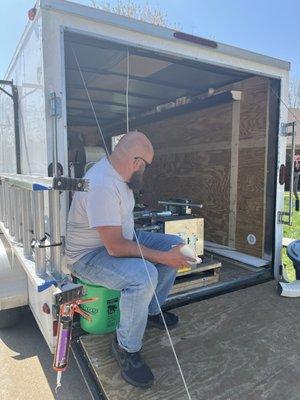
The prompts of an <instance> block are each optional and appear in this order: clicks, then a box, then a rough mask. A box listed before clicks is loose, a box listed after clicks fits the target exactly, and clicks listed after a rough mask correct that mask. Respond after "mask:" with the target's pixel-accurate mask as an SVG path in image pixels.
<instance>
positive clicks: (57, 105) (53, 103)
mask: <svg viewBox="0 0 300 400" xmlns="http://www.w3.org/2000/svg"><path fill="white" fill-rule="evenodd" d="M61 116H62V105H61V98H60V97H59V96H57V95H56V93H55V92H53V93H50V117H56V118H61Z"/></svg>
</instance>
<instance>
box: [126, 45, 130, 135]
mask: <svg viewBox="0 0 300 400" xmlns="http://www.w3.org/2000/svg"><path fill="white" fill-rule="evenodd" d="M126 127H127V133H128V132H129V49H128V47H127V77H126Z"/></svg>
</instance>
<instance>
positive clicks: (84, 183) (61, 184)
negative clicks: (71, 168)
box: [53, 176, 89, 192]
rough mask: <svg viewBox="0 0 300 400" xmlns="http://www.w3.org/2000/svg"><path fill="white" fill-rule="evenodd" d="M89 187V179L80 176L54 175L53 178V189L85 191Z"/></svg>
mask: <svg viewBox="0 0 300 400" xmlns="http://www.w3.org/2000/svg"><path fill="white" fill-rule="evenodd" d="M88 188H89V181H88V180H86V179H81V178H68V177H63V176H61V177H57V178H56V177H55V178H53V189H56V190H71V191H77V192H86V191H88Z"/></svg>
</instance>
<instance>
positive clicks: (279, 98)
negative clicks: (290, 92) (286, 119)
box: [271, 88, 300, 125]
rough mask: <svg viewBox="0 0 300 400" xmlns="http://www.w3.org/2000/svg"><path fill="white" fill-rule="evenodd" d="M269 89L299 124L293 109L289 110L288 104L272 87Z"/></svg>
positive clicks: (299, 122)
mask: <svg viewBox="0 0 300 400" xmlns="http://www.w3.org/2000/svg"><path fill="white" fill-rule="evenodd" d="M271 91H272V92H273V94H274V95H275V97H277V99H278V100H279V101H280V102H281V103H282V104H283V105H284V107H285V108H286V109H287V110H288V113H290V114H291V115H292V116H293V117H294V118H295V121H296V122H297V123H298V124H299V125H300V121H299V119H298V118H297V117H296V115H295V114H294V113H293V111H291V109H290V108H289V106H288V105H287V104H286V103H285V102H284V101H283V100H282V98H281V97H280V96H278V94H277V93H276V92H275V90H274V89H272V88H271Z"/></svg>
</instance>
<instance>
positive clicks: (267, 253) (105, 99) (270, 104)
mask: <svg viewBox="0 0 300 400" xmlns="http://www.w3.org/2000/svg"><path fill="white" fill-rule="evenodd" d="M128 68H130V69H128ZM289 69H290V65H289V63H288V62H285V61H281V60H278V59H274V58H271V57H267V56H263V55H260V54H256V53H253V52H250V51H246V50H242V49H238V48H236V47H232V46H228V45H225V44H222V43H218V42H215V41H210V40H206V39H202V38H199V37H195V36H192V35H186V34H183V33H181V32H176V31H175V30H172V29H168V28H164V27H159V26H154V25H151V24H148V23H144V22H141V21H137V20H132V19H130V18H126V17H123V16H119V15H116V14H111V13H107V12H104V11H102V10H99V9H95V8H91V7H86V6H82V5H79V4H76V3H72V2H68V1H64V0H40V1H39V2H38V3H37V5H36V7H35V8H34V9H33V10H32V12H31V20H29V21H28V24H27V26H26V29H25V31H24V34H23V36H22V38H21V41H20V43H19V45H18V46H17V49H16V51H15V54H14V56H13V59H12V61H11V63H10V65H9V67H8V70H7V73H6V76H5V77H4V79H5V81H2V86H1V87H2V89H4V90H5V91H6V92H3V90H2V92H1V93H0V121H1V122H0V129H1V130H0V146H1V151H0V173H1V174H2V175H1V176H2V178H1V179H2V180H1V182H2V185H1V186H2V207H1V223H0V230H1V232H2V235H1V240H2V243H3V246H2V247H1V254H2V256H1V257H2V258H1V264H0V273H1V274H3V275H5V279H1V282H0V288H1V291H0V292H1V295H0V309H2V310H6V312H8V311H12V310H13V309H15V308H16V307H21V306H24V305H27V304H28V305H29V306H30V308H31V310H32V311H33V314H34V316H35V318H36V320H37V322H38V324H39V327H40V329H41V331H42V333H43V335H44V337H45V339H46V341H47V343H48V345H49V347H50V350H51V351H52V352H53V350H54V345H55V339H56V337H55V332H54V325H55V324H54V322H55V319H56V315H52V311H51V310H52V306H53V305H54V304H55V296H54V295H55V294H57V293H58V292H59V291H60V289H59V284H60V281H61V279H62V278H63V273H62V271H65V272H66V270H65V266H64V256H63V251H62V252H61V254H59V257H60V263H59V265H53V257H50V255H49V254H48V253H47V254H46V260H47V261H46V272H45V274H44V275H41V274H37V270H36V266H35V259H36V257H37V255H36V254H35V255H34V254H31V252H30V254H27V255H26V254H25V255H24V252H23V245H24V244H23V243H22V240H16V236H15V235H16V234H15V232H13V234H12V232H10V231H9V229H8V227H7V226H5V223H4V222H5V212H6V211H7V209H6V208H5V206H3V201H4V200H3V199H4V197H3V196H4V194H3V193H4V192H5V190H4V186H5V183H4V182H7V183H8V184H9V185H12V186H14V185H15V186H14V187H15V188H22V185H21V184H20V180H21V177H20V174H22V175H24V176H26V177H25V178H24V180H26V182H27V184H28V185H29V184H30V188H31V189H30V190H32V188H33V186H34V185H39V184H41V185H45V187H47V190H48V189H50V190H49V193H50V192H51V189H52V188H53V187H54V186H55V184H53V180H51V179H50V178H49V179H50V181H48V180H46V181H45V180H42V179H41V178H40V177H46V176H48V175H49V174H50V175H51V164H52V165H53V164H54V165H57V163H59V164H60V166H61V167H62V170H63V171H62V172H63V175H64V176H70V174H71V171H70V169H71V166H72V165H73V166H74V162H73V161H74V160H73V159H72V160H71V151H73V150H74V149H73V147H72V146H73V145H72V141H73V143H74V142H76V139H77V138H78V136H80V137H81V142H82V141H84V139H86V138H87V137H88V136H89V135H90V133H92V135H93V134H94V133H95V132H97V131H98V128H97V124H96V123H95V119H94V116H93V113H92V112H91V109H90V104H89V101H88V99H87V93H86V88H87V89H88V91H89V93H90V94H91V97H92V102H93V104H94V106H95V111H96V114H97V116H98V118H99V121H100V125H101V128H102V130H103V132H104V135H105V137H106V139H107V143H108V146H109V147H110V146H111V139H112V138H113V137H114V136H116V135H118V134H121V133H124V132H126V124H127V121H128V123H129V124H130V126H131V127H132V128H133V129H135V128H142V129H144V130H145V132H146V133H147V132H148V131H149V137H150V139H151V140H152V139H153V143H154V147H155V150H156V152H157V154H158V158H157V164H156V166H154V172H153V175H152V176H149V178H148V179H149V181H148V182H149V184H148V185H150V186H151V185H153V179H154V180H157V179H158V177H159V175H160V174H162V175H163V174H164V172H162V171H164V170H163V167H162V165H163V164H162V156H168V157H169V156H170V157H171V158H170V160H171V161H168V163H169V164H168V165H167V166H165V168H166V169H165V175H163V176H162V181H163V182H166V181H167V180H168V179H169V180H170V182H171V186H172V188H174V182H173V181H172V179H173V178H172V176H176V177H177V178H178V182H179V184H178V187H180V182H183V181H182V180H180V179H182V176H183V174H185V176H188V175H189V173H188V172H186V171H193V170H195V168H196V169H197V168H199V174H198V175H197V174H196V175H194V176H192V175H191V176H192V178H191V177H188V179H196V180H195V181H194V182H195V183H194V184H195V186H197V185H198V186H200V185H202V181H201V179H202V178H201V177H200V174H201V168H202V167H201V166H203V170H205V171H208V172H207V173H208V178H207V181H205V182H206V183H207V182H213V181H214V179H215V181H216V182H217V189H216V188H213V189H212V190H213V191H212V192H211V193H212V194H211V193H210V192H209V190H210V189H209V187H210V185H209V184H207V187H205V190H207V193H208V195H207V197H205V194H204V193H203V198H202V196H200V195H197V198H193V200H194V201H195V202H196V201H200V202H203V204H204V209H206V211H205V213H206V214H205V215H204V219H205V221H206V220H207V221H208V222H207V232H208V236H209V237H208V239H206V250H207V251H208V252H209V253H210V254H214V255H215V256H216V257H217V256H220V257H223V258H224V257H225V258H226V262H229V263H231V266H232V265H235V266H240V267H242V269H241V271H243V273H241V275H239V273H237V275H236V273H235V275H234V277H233V276H232V277H230V276H231V275H230V274H229V275H228V277H227V278H226V279H225V280H224V281H222V280H221V281H220V282H218V283H215V284H212V285H209V286H203V287H199V288H196V289H195V287H194V288H193V290H191V291H187V293H184V294H181V295H180V296H171V297H170V299H169V306H176V305H177V304H179V302H181V303H182V302H185V303H186V302H188V301H190V300H195V299H201V298H203V297H205V296H206V297H207V296H214V295H217V294H220V293H225V292H227V291H231V290H237V289H239V288H242V287H245V286H247V285H253V284H257V283H260V282H264V281H266V280H267V279H272V278H275V279H278V278H279V277H280V267H281V247H282V226H283V222H284V220H285V219H286V218H289V217H290V216H289V215H285V214H284V213H283V212H284V209H283V206H284V204H283V200H284V196H283V194H284V180H283V177H282V176H283V170H284V165H285V149H286V136H287V129H288V127H287V126H286V125H285V123H286V122H287V112H288V110H287V108H286V107H285V105H284V104H287V98H288V77H289ZM81 74H82V75H83V80H82V75H81ZM85 85H86V88H85ZM10 89H12V92H11V91H10ZM16 91H17V95H16ZM7 93H9V94H10V93H15V96H13V98H12V97H11V96H8V95H7ZM17 97H18V99H17ZM256 99H258V100H257V102H256ZM259 99H261V100H259ZM13 100H14V101H13ZM260 101H261V102H260ZM14 104H15V107H16V104H17V106H18V110H17V113H16V112H15V113H14ZM166 104H167V105H169V106H166ZM170 104H171V106H170ZM170 107H171V108H170ZM207 110H208V111H207ZM197 113H199V115H198V114H197ZM14 116H15V117H14ZM17 117H18V121H17ZM176 118H177V119H176ZM181 118H182V119H181ZM227 118H228V120H227ZM192 120H193V121H194V123H195V121H198V122H197V124H198V125H197V127H198V126H200V128H201V129H202V127H203V126H204V125H205V124H207V126H206V127H205V129H206V130H205V129H204V131H202V130H201V129H200V128H197V127H196V128H195V126H196V125H194V126H193V127H192V128H189V127H188V126H189V125H188V124H189V122H190V121H192ZM182 121H183V122H182ZM209 121H210V122H209ZM220 121H221V122H222V121H223V122H222V125H220V126H217V123H220ZM228 121H229V122H228ZM249 121H250V122H249ZM262 121H263V122H262ZM15 122H16V123H15ZM159 124H164V125H163V128H162V129H163V131H164V132H166V134H165V138H164V139H161V137H162V136H161V135H160V139H159V140H158V138H157V136H155V132H157V131H159V129H160V128H159ZM228 124H230V127H229V125H228ZM16 126H17V129H16ZM169 126H173V127H174V126H181V129H183V128H182V127H185V128H184V129H183V130H186V131H187V133H186V136H185V134H183V135H182V139H180V138H179V136H180V135H179V134H180V132H179V133H178V135H177V136H176V137H175V136H172V135H173V133H172V132H173V131H174V129H171V128H170V129H169V128H168V127H169ZM148 127H149V128H148ZM168 129H169V131H168ZM197 129H199V132H198V131H197ZM171 130H172V132H171ZM175 130H176V129H175ZM211 130H213V131H211ZM226 130H228V132H230V134H229V136H228V137H226V138H224V137H223V136H222V135H223V132H225V131H226ZM209 131H210V135H211V136H210V137H209V136H208V132H209ZM153 132H154V133H153ZM181 132H182V131H181ZM98 133H99V132H98ZM176 134H177V133H176ZM168 135H170V136H168ZM247 135H248V136H247ZM178 138H179V139H178ZM191 138H192V139H191ZM203 138H204V139H203ZM228 138H229V139H228ZM243 139H245V141H243ZM176 140H177V142H176ZM180 140H181V142H180ZM81 144H82V143H81ZM81 144H80V145H81ZM75 147H76V146H75ZM203 149H204V150H203ZM257 149H259V151H260V152H261V153H260V154H261V155H260V156H259V159H257V160H256V159H255V156H253V157H252V158H253V159H252V161H251V162H249V163H248V166H247V162H246V163H245V164H243V159H244V154H245V152H246V154H247V152H248V153H249V154H250V153H251V151H253V152H252V153H253V154H256V153H257ZM79 150H80V149H79ZM242 151H244V153H242ZM203 152H205V154H206V156H205V157H206V158H205V157H204V156H203ZM200 153H201V154H200ZM180 154H181V156H182V157H183V154H184V155H185V156H187V159H190V160H191V159H193V157H195V160H196V161H195V160H194V159H193V160H194V161H193V163H192V164H190V165H189V163H188V162H187V160H186V159H184V160H182V159H181V161H180V157H181V156H180ZM191 154H193V155H192V156H191ZM208 154H211V155H209V157H210V159H216V160H217V161H216V162H215V163H213V164H212V165H211V164H209V162H208V161H207V157H208ZM228 154H229V156H228V157H227V155H228ZM172 157H173V158H172ZM176 157H177V158H176ZM203 157H204V158H203ZM227 158H228V160H227ZM224 159H226V160H227V161H228V162H227V161H226V164H224V165H223V164H222V163H223V160H224ZM172 160H173V161H174V160H175V161H174V165H175V164H176V163H177V165H178V169H177V170H176V169H175V167H174V166H173V165H172V168H171V173H169V170H170V166H171V162H172ZM218 160H219V161H218ZM70 161H72V162H73V163H72V165H71V163H70ZM86 161H87V160H86ZM195 163H196V164H195ZM197 163H198V164H197ZM218 163H219V164H218ZM251 163H252V164H251ZM183 165H184V166H185V167H184V166H183ZM222 165H223V167H221V166H222ZM256 165H260V167H259V168H260V169H259V171H258V173H257V171H256V167H255V166H256ZM168 168H169V169H168ZM205 168H206V169H205ZM238 168H240V169H238ZM245 168H248V169H247V175H248V176H249V177H250V178H249V181H248V183H247V182H246V184H244V183H245V180H247V178H245V175H243V174H244V171H245ZM197 171H198V169H197ZM220 171H223V172H222V174H223V175H222V174H221V175H220V176H219V177H218V173H219V172H220ZM172 173H173V175H172ZM197 173H198V172H197ZM14 174H17V175H15V177H14V176H13V175H14ZM150 174H151V173H150ZM154 174H156V175H155V176H154ZM180 176H181V178H180ZM224 177H225V178H226V179H225V178H224ZM257 177H258V178H257ZM177 178H176V179H177ZM197 179H199V181H197ZM224 179H225V181H224ZM13 182H15V183H13ZM28 182H29V183H28ZM41 182H42V183H41ZM70 182H71V181H70ZM157 182H158V181H157ZM197 182H198V183H197ZM221 182H225V183H224V191H226V190H227V188H229V189H228V192H226V195H224V193H225V192H224V193H223V192H222V187H221V186H222V185H220V183H221ZM253 182H258V183H257V186H256V187H253ZM157 185H158V183H157ZM166 186H167V184H166ZM34 187H37V186H34ZM181 187H184V184H182V185H181ZM55 188H56V192H57V189H58V187H57V186H55ZM68 188H70V187H68V186H67V184H66V187H65V189H68ZM172 188H171V187H169V188H168V191H167V192H166V193H170V194H172V195H175V193H173V192H172V190H173V189H172ZM244 189H245V191H247V190H248V192H247V193H245V196H244V195H243V190H244ZM158 190H159V191H160V190H161V187H159V188H158ZM178 190H179V189H178ZM184 190H188V189H186V187H185V189H180V190H179V191H181V193H182V192H183V191H184ZM218 190H220V193H219V196H218V197H219V198H220V197H222V196H223V195H224V196H223V198H222V199H221V203H222V206H220V207H219V209H218V206H217V205H216V204H219V203H212V205H211V208H210V203H209V199H210V198H211V197H214V196H215V194H216V192H218ZM255 191H256V192H257V193H259V196H258V197H259V204H254V203H253V210H254V211H253V210H252V209H251V204H252V200H253V199H255V197H251V196H254V195H253V192H254V193H255ZM149 192H150V194H149V196H148V198H147V200H148V201H149V202H150V204H151V202H152V203H153V202H155V201H157V196H156V197H155V195H154V194H153V193H152V192H151V191H149ZM203 192H204V190H203ZM66 193H67V192H61V194H60V196H59V197H60V198H59V203H60V213H59V214H60V227H59V228H60V232H59V237H61V238H62V239H61V240H62V242H63V241H64V236H65V232H66V218H67V213H68V208H69V195H67V194H66ZM249 193H250V194H249ZM251 193H252V194H251ZM217 194H218V193H217ZM180 195H182V194H180ZM151 196H152V197H151ZM243 196H244V197H243ZM50 197H51V194H50ZM50 197H49V199H50V203H49V201H48V200H49V199H48V197H47V196H45V204H44V210H45V222H46V228H45V230H46V231H47V229H48V225H49V229H52V231H53V227H52V228H51V218H52V215H51V212H53V211H49V210H53V205H52V206H51V204H52V203H51V198H50ZM247 199H249V204H248V205H247V207H248V208H247V207H246V208H245V210H244V209H243V207H242V206H241V205H239V204H240V203H241V204H242V203H247ZM239 201H240V203H239ZM19 204H20V203H19ZM21 204H22V203H21ZM35 204H37V203H35ZM49 204H50V206H49ZM33 205H34V204H33ZM223 206H224V207H223ZM51 207H52V208H51ZM212 209H214V211H215V214H213V212H212ZM256 211H257V214H255V212H256ZM290 211H291V210H290ZM247 212H248V214H249V219H248V220H247ZM243 213H244V214H243ZM253 213H254V214H253ZM242 214H243V215H242ZM30 215H32V214H30ZM245 215H246V217H245ZM222 218H225V220H226V223H225V225H226V229H225V231H224V232H223V231H222V226H224V221H223V219H222ZM253 220H255V223H256V225H253V230H251V229H252V228H251V229H250V228H249V230H248V231H247V232H246V231H243V229H244V228H245V226H247V224H249V226H250V225H251V223H252V222H253ZM21 221H22V218H21ZM49 221H50V223H49ZM56 222H57V221H56ZM218 224H219V225H218ZM33 225H34V224H33ZM214 227H215V228H214ZM35 229H37V228H36V226H35V225H34V226H33V234H35V237H36V232H34V230H35ZM255 229H256V230H257V232H256V231H255ZM218 232H219V234H218ZM245 232H246V233H245ZM56 234H57V232H56ZM2 238H3V239H2ZM19 239H20V238H19ZM5 249H6V250H7V249H9V251H8V256H7V255H6V251H5ZM10 253H12V254H13V255H14V257H13V259H14V262H12V261H11V258H10V257H9V254H10ZM8 265H10V268H8V267H7V266H8ZM4 268H6V269H5V272H3V271H4ZM245 271H248V272H249V274H248V273H245ZM224 276H225V275H224ZM4 286H5V291H4V289H3V287H4ZM9 291H10V292H11V293H10V294H8V292H9ZM45 305H47V306H48V307H46V306H45ZM49 310H50V312H49ZM7 315H8V314H7Z"/></svg>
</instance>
